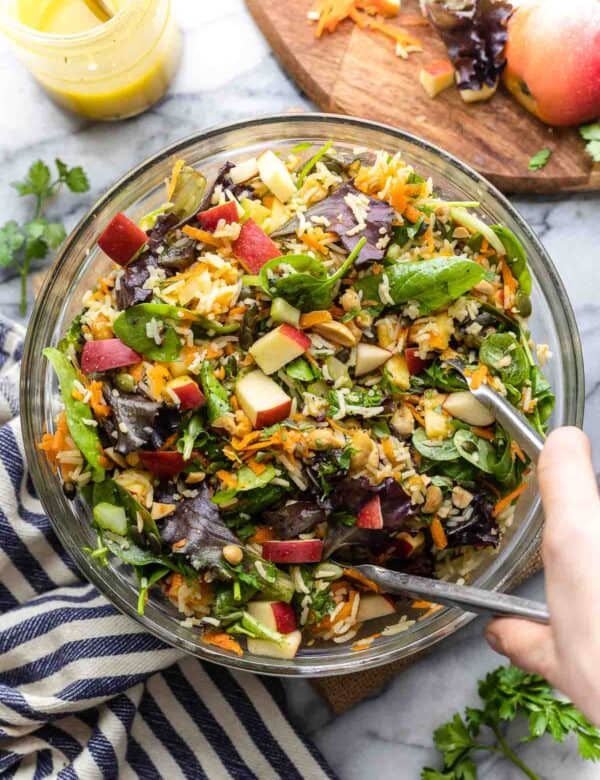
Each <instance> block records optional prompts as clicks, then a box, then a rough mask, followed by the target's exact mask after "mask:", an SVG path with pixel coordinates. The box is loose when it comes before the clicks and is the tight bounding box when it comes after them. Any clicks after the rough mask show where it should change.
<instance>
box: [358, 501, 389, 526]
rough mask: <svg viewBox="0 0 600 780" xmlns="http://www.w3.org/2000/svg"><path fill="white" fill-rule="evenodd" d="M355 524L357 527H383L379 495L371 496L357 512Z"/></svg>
mask: <svg viewBox="0 0 600 780" xmlns="http://www.w3.org/2000/svg"><path fill="white" fill-rule="evenodd" d="M356 525H357V526H358V527H359V528H383V514H382V513H381V500H380V498H379V496H373V498H371V499H369V501H367V503H366V504H365V505H364V506H363V507H362V509H361V510H360V511H359V513H358V517H357V520H356Z"/></svg>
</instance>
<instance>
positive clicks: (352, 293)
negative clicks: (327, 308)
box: [340, 287, 360, 311]
mask: <svg viewBox="0 0 600 780" xmlns="http://www.w3.org/2000/svg"><path fill="white" fill-rule="evenodd" d="M340 303H341V304H342V308H343V309H344V311H353V310H354V309H360V296H359V294H358V293H357V292H356V290H353V289H352V288H350V287H349V288H348V289H347V290H346V291H345V292H344V294H343V295H342V296H341V297H340Z"/></svg>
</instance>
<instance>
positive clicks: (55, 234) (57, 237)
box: [43, 222, 67, 249]
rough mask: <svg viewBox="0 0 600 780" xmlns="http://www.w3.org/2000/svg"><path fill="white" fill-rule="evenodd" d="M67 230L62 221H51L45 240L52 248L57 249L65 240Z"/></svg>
mask: <svg viewBox="0 0 600 780" xmlns="http://www.w3.org/2000/svg"><path fill="white" fill-rule="evenodd" d="M66 235H67V232H66V230H65V226H64V225H63V224H62V222H49V223H48V224H47V225H46V229H45V231H44V236H43V238H44V241H45V242H46V243H47V244H48V246H49V247H50V249H57V248H58V247H59V246H60V245H61V244H62V242H63V241H64V240H65V237H66Z"/></svg>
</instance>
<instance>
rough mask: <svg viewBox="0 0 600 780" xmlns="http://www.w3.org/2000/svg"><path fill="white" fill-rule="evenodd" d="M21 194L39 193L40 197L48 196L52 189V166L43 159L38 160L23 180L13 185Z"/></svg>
mask: <svg viewBox="0 0 600 780" xmlns="http://www.w3.org/2000/svg"><path fill="white" fill-rule="evenodd" d="M12 186H13V187H14V188H15V189H16V190H17V192H18V193H19V195H37V196H38V197H40V198H45V197H47V196H48V194H49V191H50V168H48V166H47V165H46V163H45V162H43V161H42V160H36V162H34V163H33V164H32V165H31V167H30V168H29V171H28V172H27V176H26V177H25V179H23V181H16V182H13V185H12Z"/></svg>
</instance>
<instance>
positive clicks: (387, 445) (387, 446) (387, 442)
mask: <svg viewBox="0 0 600 780" xmlns="http://www.w3.org/2000/svg"><path fill="white" fill-rule="evenodd" d="M381 447H382V449H383V452H384V455H385V457H386V458H387V459H388V460H389V461H390V462H391V463H395V462H396V453H395V452H394V445H393V444H392V442H391V439H390V437H389V436H387V437H386V438H385V439H382V441H381Z"/></svg>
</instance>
